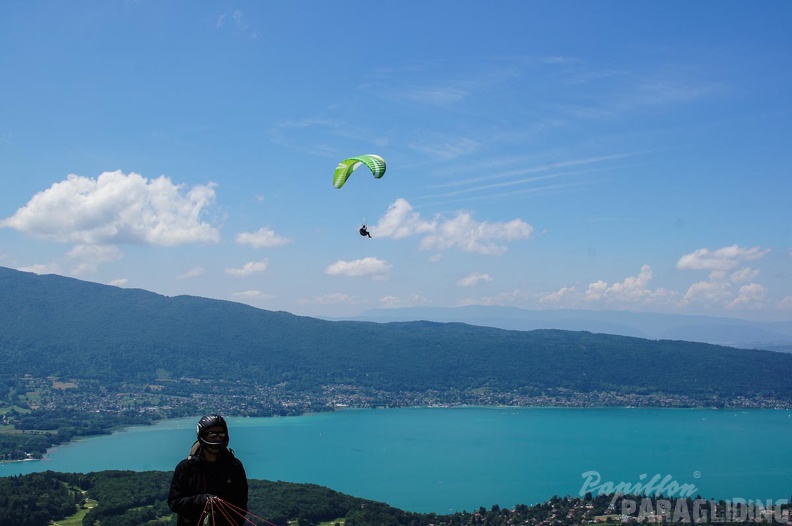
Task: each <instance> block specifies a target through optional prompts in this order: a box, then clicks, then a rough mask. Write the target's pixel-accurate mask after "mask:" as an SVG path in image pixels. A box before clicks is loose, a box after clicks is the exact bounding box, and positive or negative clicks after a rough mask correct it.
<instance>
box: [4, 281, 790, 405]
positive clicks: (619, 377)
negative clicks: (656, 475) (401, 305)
mask: <svg viewBox="0 0 792 526" xmlns="http://www.w3.org/2000/svg"><path fill="white" fill-rule="evenodd" d="M0 363H2V364H3V365H4V367H3V368H2V369H0V380H3V379H4V378H6V377H7V376H8V375H14V374H16V375H21V374H32V375H35V376H37V377H50V376H55V377H61V378H67V379H68V378H90V379H95V380H97V381H100V382H101V383H102V385H107V386H110V387H111V388H114V387H113V386H117V385H119V384H121V383H124V382H136V383H139V384H140V383H142V384H147V383H154V382H156V381H158V379H159V378H163V377H167V378H172V379H191V378H192V379H203V380H211V379H218V380H223V381H229V382H237V383H241V384H245V385H253V384H268V385H274V384H286V385H289V386H291V388H292V389H293V390H294V391H298V392H301V393H321V392H322V390H323V389H326V388H328V386H330V387H331V388H333V387H332V386H344V385H354V386H359V387H361V388H364V389H372V390H376V391H377V392H386V393H391V394H392V396H394V397H395V396H401V394H403V393H406V392H411V393H415V392H427V391H433V392H440V393H452V394H453V393H476V394H481V393H488V392H493V393H502V394H503V393H505V394H508V395H509V396H523V395H525V396H538V395H543V393H544V392H545V391H547V390H553V392H556V393H592V392H617V393H620V394H631V395H637V396H647V395H652V396H654V395H656V394H657V393H670V394H673V395H675V396H682V397H686V396H689V397H694V398H696V399H702V400H704V399H706V400H713V399H718V398H727V399H734V398H735V397H738V398H739V397H766V398H772V399H781V400H789V401H792V382H789V378H790V377H792V355H790V354H785V353H775V352H769V351H761V350H743V349H735V348H731V347H723V346H716V345H709V344H703V343H691V342H683V341H668V340H646V339H641V338H634V337H626V336H614V335H609V334H593V333H591V332H580V331H578V332H573V331H564V330H546V329H541V330H532V331H517V330H504V329H498V328H491V327H479V326H473V325H468V324H462V323H438V322H429V321H413V322H390V323H372V322H363V321H327V320H320V319H317V318H310V317H303V316H295V315H293V314H289V313H287V312H272V311H266V310H261V309H256V308H253V307H250V306H248V305H243V304H240V303H234V302H228V301H219V300H211V299H206V298H198V297H192V296H177V297H172V298H171V297H166V296H162V295H159V294H155V293H152V292H147V291H144V290H139V289H122V288H118V287H112V286H107V285H100V284H96V283H90V282H85V281H80V280H76V279H73V278H66V277H62V276H56V275H44V276H39V275H36V274H32V273H26V272H20V271H16V270H12V269H6V268H2V267H0ZM181 384H182V383H181V382H180V383H179V385H181ZM184 385H185V386H189V385H190V384H189V382H185V383H184ZM185 389H186V387H185ZM185 393H187V391H185ZM454 396H456V395H454ZM458 399H459V398H458Z"/></svg>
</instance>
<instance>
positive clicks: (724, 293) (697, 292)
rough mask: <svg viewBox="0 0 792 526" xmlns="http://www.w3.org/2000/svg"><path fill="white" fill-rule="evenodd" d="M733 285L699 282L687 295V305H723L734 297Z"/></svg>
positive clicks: (722, 282) (719, 282)
mask: <svg viewBox="0 0 792 526" xmlns="http://www.w3.org/2000/svg"><path fill="white" fill-rule="evenodd" d="M732 294H733V292H732V286H731V283H728V282H725V281H699V282H697V283H694V284H693V285H691V286H690V287H689V288H688V290H687V292H686V293H685V297H684V302H685V303H686V304H690V303H696V304H707V305H723V304H724V303H726V302H728V301H729V300H730V298H731V297H732Z"/></svg>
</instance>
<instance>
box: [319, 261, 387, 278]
mask: <svg viewBox="0 0 792 526" xmlns="http://www.w3.org/2000/svg"><path fill="white" fill-rule="evenodd" d="M391 268H392V265H390V264H389V263H388V262H387V261H383V260H381V259H377V258H374V257H367V258H363V259H357V260H354V261H337V262H335V263H333V264H332V265H329V266H328V267H327V268H326V269H325V273H326V274H328V275H330V276H347V277H361V276H370V277H372V278H373V279H385V278H387V277H388V275H389V274H390V271H391Z"/></svg>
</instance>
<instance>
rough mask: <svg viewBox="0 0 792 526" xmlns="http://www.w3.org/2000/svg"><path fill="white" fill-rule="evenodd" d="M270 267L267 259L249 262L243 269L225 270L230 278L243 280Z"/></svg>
mask: <svg viewBox="0 0 792 526" xmlns="http://www.w3.org/2000/svg"><path fill="white" fill-rule="evenodd" d="M268 266H269V260H266V259H265V260H264V261H249V262H247V263H245V264H244V265H242V268H227V269H225V273H226V274H228V275H230V276H235V277H238V278H241V277H245V276H250V275H251V274H255V273H257V272H264V271H265V270H267V267H268Z"/></svg>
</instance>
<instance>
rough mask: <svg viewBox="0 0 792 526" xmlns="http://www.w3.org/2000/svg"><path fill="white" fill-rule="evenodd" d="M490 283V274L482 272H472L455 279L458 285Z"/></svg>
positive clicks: (469, 285) (470, 285)
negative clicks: (457, 279)
mask: <svg viewBox="0 0 792 526" xmlns="http://www.w3.org/2000/svg"><path fill="white" fill-rule="evenodd" d="M482 282H484V283H490V282H492V276H490V275H489V274H482V273H481V272H473V273H471V274H468V275H467V276H465V277H464V278H462V279H460V280H459V281H457V283H456V284H457V286H458V287H473V286H475V285H478V284H479V283H482Z"/></svg>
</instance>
